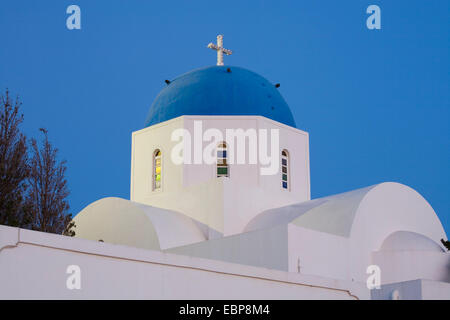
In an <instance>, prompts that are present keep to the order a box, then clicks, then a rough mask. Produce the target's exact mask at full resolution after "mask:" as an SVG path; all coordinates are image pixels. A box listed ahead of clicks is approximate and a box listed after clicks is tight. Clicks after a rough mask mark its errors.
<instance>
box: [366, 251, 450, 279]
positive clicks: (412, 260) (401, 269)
mask: <svg viewBox="0 0 450 320" xmlns="http://www.w3.org/2000/svg"><path fill="white" fill-rule="evenodd" d="M372 259H373V264H375V265H377V266H379V267H380V270H381V282H382V283H383V284H385V283H392V282H401V281H408V280H415V279H428V280H436V281H442V282H449V285H450V253H448V252H433V251H412V250H410V251H378V252H374V253H372Z"/></svg>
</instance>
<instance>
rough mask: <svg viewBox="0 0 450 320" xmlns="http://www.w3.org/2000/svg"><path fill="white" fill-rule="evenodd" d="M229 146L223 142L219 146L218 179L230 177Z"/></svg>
mask: <svg viewBox="0 0 450 320" xmlns="http://www.w3.org/2000/svg"><path fill="white" fill-rule="evenodd" d="M228 175H229V172H228V163H227V144H226V143H225V142H221V143H219V144H218V145H217V177H228Z"/></svg>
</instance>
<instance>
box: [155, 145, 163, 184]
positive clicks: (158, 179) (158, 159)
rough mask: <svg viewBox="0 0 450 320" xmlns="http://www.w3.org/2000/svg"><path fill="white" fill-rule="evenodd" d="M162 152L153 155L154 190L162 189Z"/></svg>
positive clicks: (156, 151) (157, 150) (158, 151)
mask: <svg viewBox="0 0 450 320" xmlns="http://www.w3.org/2000/svg"><path fill="white" fill-rule="evenodd" d="M161 174H162V170H161V150H159V149H156V150H155V152H154V153H153V190H159V189H161Z"/></svg>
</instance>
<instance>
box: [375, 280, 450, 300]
mask: <svg viewBox="0 0 450 320" xmlns="http://www.w3.org/2000/svg"><path fill="white" fill-rule="evenodd" d="M371 299H373V300H449V299H450V283H445V282H439V281H432V280H426V279H416V280H410V281H402V282H395V283H389V284H384V285H382V286H381V288H380V289H373V290H371Z"/></svg>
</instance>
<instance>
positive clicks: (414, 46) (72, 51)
mask: <svg viewBox="0 0 450 320" xmlns="http://www.w3.org/2000/svg"><path fill="white" fill-rule="evenodd" d="M71 4H76V5H78V6H80V8H81V27H82V28H81V30H68V29H67V28H66V19H67V17H68V14H66V8H67V7H68V6H69V5H71ZM371 4H376V5H378V6H379V7H380V8H381V27H382V28H381V30H368V29H367V27H366V19H367V17H368V16H369V15H368V14H366V8H367V7H368V6H369V5H371ZM449 21H450V2H449V1H447V0H441V1H438V0H436V1H357V0H354V1H334V0H327V1H298V0H297V1H270V2H269V1H252V2H250V1H242V0H240V1H232V0H230V1H211V0H209V1H183V2H181V1H138V0H133V1H118V0H114V1H92V0H90V1H77V0H72V1H62V0H46V1H23V0H2V1H1V2H0V36H1V38H0V39H1V43H2V44H1V48H0V88H1V89H2V91H4V89H5V88H6V87H8V88H9V89H10V91H11V92H12V93H13V94H19V95H20V96H21V99H22V101H23V103H24V104H23V109H22V111H23V113H24V115H25V122H24V125H23V130H24V131H25V133H26V134H28V135H29V136H37V135H38V128H39V127H46V128H47V129H48V130H49V135H50V139H51V141H52V142H53V144H54V145H55V146H57V147H58V148H59V150H60V156H61V158H64V159H66V160H67V162H68V181H69V186H70V189H71V196H70V203H71V207H72V209H71V210H72V212H73V213H78V212H79V211H80V210H81V209H82V208H83V207H84V206H86V205H88V204H89V203H91V202H93V201H95V200H97V199H99V198H102V197H106V196H118V197H123V198H128V197H129V177H130V155H131V132H132V131H135V130H138V129H141V128H142V127H143V125H144V121H145V117H146V115H147V111H148V108H149V107H150V105H151V103H152V101H153V99H154V98H155V97H156V95H157V94H158V92H159V91H160V90H161V89H162V88H163V87H164V86H165V84H164V80H165V79H171V78H174V77H175V76H177V75H179V74H182V73H184V72H187V71H189V70H191V69H194V68H198V67H203V66H208V65H213V64H215V59H216V57H215V54H214V52H212V51H211V50H209V49H207V48H206V45H207V44H208V43H209V42H211V41H214V40H215V38H216V35H217V34H218V33H222V34H224V36H225V38H224V44H225V47H226V48H229V49H231V50H233V51H234V53H233V55H232V56H230V57H225V63H226V64H229V65H236V66H241V67H245V68H248V69H250V70H253V71H255V72H257V73H259V74H261V75H263V76H264V77H266V78H267V79H269V81H272V82H273V83H277V82H279V83H281V87H280V89H279V90H280V92H281V93H282V95H283V96H284V98H285V99H286V101H287V103H288V104H289V105H290V107H291V109H292V112H293V114H294V117H295V119H296V122H297V126H298V127H299V128H300V129H302V130H305V131H308V132H309V134H310V157H311V187H312V196H313V197H314V198H316V197H321V196H326V195H330V194H335V193H339V192H344V191H348V190H352V189H356V188H360V187H364V186H368V185H372V184H376V183H379V182H383V181H397V182H400V183H404V184H406V185H409V186H411V187H412V188H414V189H416V190H417V191H418V192H419V193H421V194H422V195H423V196H424V197H425V198H426V199H427V200H428V201H429V202H430V204H431V205H432V206H433V208H434V209H435V211H436V212H437V214H438V215H439V217H440V219H441V221H442V222H443V224H444V227H445V229H446V232H447V233H449V232H450V197H449V192H450V126H449V121H450V97H449V95H450V90H449V70H450V69H449V57H450V54H449V53H450V52H449V39H450V37H449V33H450V26H449V24H450V22H449Z"/></svg>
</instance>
